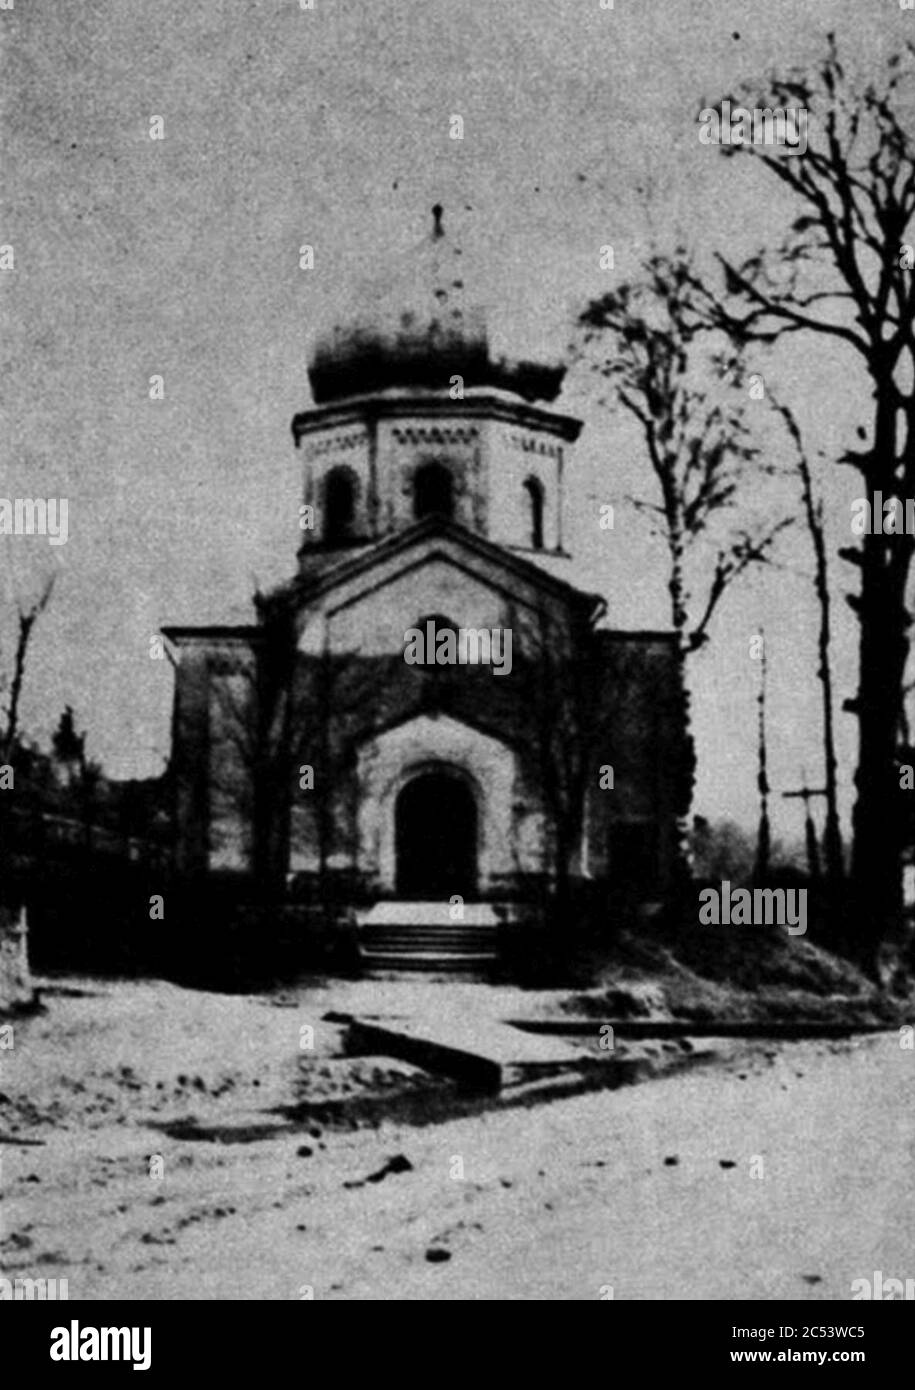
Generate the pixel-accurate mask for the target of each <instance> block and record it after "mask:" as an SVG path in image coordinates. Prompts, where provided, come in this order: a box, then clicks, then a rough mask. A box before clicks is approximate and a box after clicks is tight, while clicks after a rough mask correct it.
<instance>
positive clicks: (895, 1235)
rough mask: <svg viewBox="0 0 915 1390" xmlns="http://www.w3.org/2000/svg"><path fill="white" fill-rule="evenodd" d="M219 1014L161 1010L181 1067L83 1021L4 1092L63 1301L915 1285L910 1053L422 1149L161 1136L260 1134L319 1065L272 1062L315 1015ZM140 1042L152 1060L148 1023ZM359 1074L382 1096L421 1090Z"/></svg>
mask: <svg viewBox="0 0 915 1390" xmlns="http://www.w3.org/2000/svg"><path fill="white" fill-rule="evenodd" d="M177 998H178V992H176V993H175V994H174V1000H177ZM225 1007H226V1008H227V1009H228V1014H226V1013H225V1011H223V1012H222V1013H220V1015H219V1016H220V1018H221V1019H222V1027H221V1028H217V1027H216V1026H215V1022H214V1020H215V1017H216V1015H215V1013H213V1011H212V1009H211V1010H210V1012H209V1013H208V1012H207V1010H208V1006H207V1004H206V1001H205V1000H203V1001H201V1000H200V999H199V998H198V999H197V1000H196V1001H194V1000H193V998H192V1001H191V1003H188V1002H187V1000H186V999H183V1001H182V1003H181V1007H180V1009H178V1008H177V1006H175V1007H171V1006H169V1005H167V1004H165V1005H162V1007H161V1008H160V1009H159V1014H158V1016H159V1020H160V1026H161V1028H163V1029H165V1030H167V1029H168V1028H169V1027H171V1028H172V1030H173V1037H172V1040H171V1044H172V1045H170V1047H169V1049H168V1052H167V1053H165V1052H163V1049H162V1047H161V1046H160V1045H157V1043H156V1040H155V1039H153V1038H150V1037H147V1038H146V1040H145V1043H143V1045H142V1046H140V1048H139V1050H137V1047H136V1046H133V1048H131V1046H128V1043H127V1042H125V1041H124V1038H125V1025H124V1020H123V1018H122V1019H121V1022H120V1025H119V1027H118V1029H117V1030H116V1031H112V1032H110V1033H108V1034H104V1035H102V1034H99V1033H98V1031H97V1028H95V1029H94V1028H93V1027H91V1026H90V1025H89V1023H88V1022H87V1023H86V1031H85V1035H84V1036H83V1037H82V1039H80V1038H79V1036H73V1035H72V1034H73V1023H72V1019H73V1014H72V1012H71V1014H70V1015H69V1017H70V1028H69V1034H68V1029H67V1027H65V1026H64V1022H65V1020H64V1018H63V1016H62V1015H64V1014H66V1009H65V1008H64V1006H63V1005H61V1006H60V1009H59V1011H58V1013H57V1015H55V1014H54V1012H53V1011H51V1012H50V1013H49V1017H48V1018H47V1019H46V1020H44V1022H43V1023H42V1024H41V1030H44V1031H40V1030H39V1031H38V1032H36V1033H35V1034H33V1036H32V1038H31V1039H30V1038H29V1037H28V1035H27V1034H24V1035H23V1038H22V1041H21V1042H20V1043H19V1044H17V1049H16V1053H15V1058H16V1060H15V1063H11V1061H10V1059H9V1056H8V1057H7V1058H6V1059H5V1060H4V1064H3V1065H4V1074H3V1077H2V1078H0V1091H2V1092H3V1095H2V1097H0V1099H2V1101H3V1102H4V1103H5V1104H6V1107H7V1115H6V1123H5V1124H4V1125H2V1126H0V1128H2V1129H3V1130H4V1131H5V1132H6V1133H7V1134H9V1133H10V1123H9V1120H10V1115H11V1113H12V1111H13V1110H15V1114H16V1120H15V1134H16V1137H17V1138H18V1139H20V1140H31V1141H32V1143H31V1144H5V1145H3V1147H2V1148H0V1157H2V1159H3V1174H2V1177H3V1181H2V1203H0V1221H2V1227H0V1235H2V1237H3V1239H2V1243H0V1266H2V1272H3V1273H4V1274H5V1275H6V1276H7V1277H9V1278H13V1277H15V1276H16V1275H30V1276H33V1277H46V1278H52V1277H57V1278H62V1277H67V1279H68V1280H69V1291H70V1297H71V1299H78V1298H88V1299H104V1298H111V1297H128V1298H142V1299H146V1298H154V1299H159V1298H181V1299H187V1298H255V1299H258V1298H267V1299H296V1298H300V1297H303V1296H305V1297H308V1296H309V1290H311V1291H312V1294H313V1297H315V1298H342V1299H364V1298H382V1299H397V1298H407V1299H413V1298H433V1299H438V1298H441V1299H466V1298H470V1299H505V1298H507V1299H538V1300H539V1299H556V1298H560V1299H577V1298H586V1299H600V1298H602V1297H603V1298H606V1297H609V1296H610V1290H611V1289H612V1291H613V1293H612V1296H613V1297H614V1298H615V1299H617V1300H620V1299H658V1298H661V1299H664V1298H687V1299H692V1298H695V1299H733V1298H750V1299H768V1298H782V1297H786V1298H801V1299H849V1298H850V1297H851V1286H852V1282H853V1281H854V1280H855V1279H860V1278H872V1276H873V1274H874V1271H876V1270H881V1271H882V1272H883V1274H884V1276H885V1277H889V1276H893V1277H898V1278H903V1279H904V1278H906V1277H909V1278H911V1277H912V1276H913V1275H915V1265H913V1258H915V1257H913V1247H912V1239H911V1233H912V1231H913V1230H915V1162H913V1160H915V1053H913V1052H912V1051H906V1050H903V1049H902V1048H901V1047H900V1041H899V1036H898V1034H896V1033H884V1034H878V1035H876V1036H872V1037H870V1038H867V1039H866V1040H862V1041H860V1042H854V1043H851V1044H839V1043H794V1044H780V1045H778V1046H776V1045H775V1044H769V1045H762V1044H755V1045H753V1046H752V1047H751V1048H750V1049H749V1050H746V1049H745V1050H744V1051H743V1052H742V1053H739V1054H737V1055H734V1056H732V1057H731V1058H730V1060H728V1061H726V1062H723V1063H722V1064H721V1065H720V1066H711V1067H705V1068H703V1069H701V1070H697V1071H694V1072H689V1073H685V1074H680V1075H675V1076H668V1077H665V1078H662V1079H658V1080H654V1081H650V1082H647V1083H645V1084H642V1085H638V1086H633V1087H627V1088H625V1089H623V1090H616V1091H600V1092H594V1093H590V1094H587V1095H580V1096H576V1097H574V1098H571V1099H566V1100H559V1101H555V1102H553V1103H550V1104H546V1105H538V1106H535V1107H533V1108H529V1109H524V1108H518V1109H513V1110H505V1111H500V1112H496V1113H488V1114H483V1115H474V1116H464V1117H463V1118H459V1119H454V1120H450V1121H448V1122H446V1123H441V1124H435V1125H428V1126H424V1127H421V1128H416V1127H412V1126H405V1125H399V1126H394V1125H391V1124H383V1125H382V1126H381V1127H380V1128H379V1129H377V1130H357V1131H353V1132H339V1131H332V1130H330V1129H327V1128H320V1127H318V1126H313V1128H314V1129H315V1131H316V1132H315V1133H312V1134H310V1133H308V1132H307V1131H306V1130H304V1129H300V1130H299V1131H298V1132H295V1133H290V1132H288V1130H285V1129H280V1130H278V1131H277V1133H276V1134H275V1135H272V1136H268V1137H263V1138H259V1139H256V1140H255V1141H254V1142H245V1143H243V1142H218V1141H200V1140H193V1139H187V1138H175V1137H169V1135H168V1133H167V1132H165V1131H163V1130H162V1129H158V1128H156V1127H155V1126H156V1125H157V1124H158V1123H159V1122H160V1121H161V1119H162V1118H163V1117H165V1116H170V1117H172V1118H173V1117H174V1114H175V1113H176V1107H178V1108H179V1110H180V1107H181V1106H183V1107H184V1109H183V1111H181V1113H186V1114H189V1115H193V1116H194V1117H195V1118H197V1119H199V1118H200V1117H201V1116H203V1117H206V1116H208V1115H212V1114H213V1113H215V1111H216V1110H217V1109H218V1110H219V1112H220V1113H223V1114H224V1113H227V1111H226V1107H227V1106H228V1107H229V1108H230V1111H231V1114H232V1115H233V1116H234V1117H238V1116H239V1115H242V1114H245V1113H248V1112H250V1113H261V1114H263V1113H264V1102H265V1101H266V1100H269V1099H270V1097H271V1095H273V1094H275V1095H279V1094H281V1093H282V1092H283V1090H284V1088H285V1087H286V1085H287V1081H288V1077H287V1076H286V1075H285V1073H284V1067H286V1066H287V1065H288V1067H290V1068H292V1069H293V1070H294V1069H295V1068H296V1066H297V1065H298V1059H297V1058H296V1057H295V1055H294V1053H293V1055H292V1056H291V1058H290V1059H288V1062H283V1064H282V1065H280V1064H279V1063H278V1064H277V1065H276V1066H275V1067H274V1066H271V1065H267V1064H265V1063H264V1060H263V1059H264V1055H265V1052H269V1051H270V1049H271V1047H272V1048H273V1051H274V1054H275V1055H276V1056H277V1057H280V1056H285V1052H284V1049H286V1050H289V1049H288V1047H287V1043H288V1038H287V1034H288V1031H289V1028H290V1026H291V1025H292V1024H293V1023H295V1021H296V1020H295V1017H292V1018H290V1017H289V1016H285V1017H284V1015H285V1014H286V1011H285V1010H281V1009H280V1010H278V1009H272V1010H269V1009H263V1008H258V1009H255V1008H254V1007H253V1006H252V1005H251V1003H250V1001H237V1000H233V1001H229V1004H228V1005H226V1006H225ZM123 1010H124V1012H125V1013H126V1012H129V1010H128V1006H127V1004H126V1003H124V1004H123ZM182 1010H183V1012H182ZM95 1017H96V1018H97V1017H98V1010H96V1011H95ZM55 1018H56V1024H55V1022H54V1020H55ZM134 1019H135V1035H131V1036H133V1037H134V1043H135V1044H136V1043H140V1042H142V1036H143V1027H144V1026H148V1023H147V1024H145V1025H144V1020H143V1016H142V1011H139V1012H138V1011H137V1009H136V1001H134ZM181 1029H185V1030H186V1034H187V1036H186V1038H184V1036H183V1035H182V1034H181ZM128 1031H129V1030H128ZM280 1033H282V1042H281V1043H280V1042H278V1038H279V1035H280ZM192 1036H193V1037H194V1038H196V1040H197V1049H198V1055H197V1056H196V1057H191V1058H190V1061H187V1060H185V1066H186V1068H187V1073H188V1074H187V1075H182V1078H181V1084H180V1085H178V1084H177V1079H176V1078H175V1077H174V1076H173V1075H172V1074H171V1071H170V1064H168V1063H167V1062H166V1060H165V1058H167V1057H174V1056H175V1055H178V1054H180V1055H181V1056H182V1057H183V1058H185V1059H186V1058H187V1055H188V1048H187V1039H189V1038H190V1037H192ZM115 1037H117V1038H118V1039H119V1040H120V1044H119V1045H120V1046H121V1048H122V1052H121V1054H120V1055H117V1054H114V1053H112V1051H111V1047H112V1046H113V1042H112V1039H114V1038H115ZM106 1038H107V1043H106V1041H105V1039H106ZM160 1041H161V1040H160ZM90 1044H91V1045H90ZM11 1055H12V1054H11ZM127 1057H130V1058H132V1059H133V1060H132V1061H125V1058H127ZM67 1059H68V1060H67ZM319 1060H320V1059H319ZM144 1064H145V1068H146V1070H144ZM339 1065H341V1064H340V1063H338V1062H336V1061H334V1059H333V1058H328V1059H327V1061H326V1062H321V1069H323V1071H324V1072H325V1073H326V1074H327V1075H326V1076H325V1084H326V1085H334V1084H339V1085H341V1086H343V1087H346V1086H348V1085H351V1084H352V1074H351V1073H350V1072H349V1071H347V1072H346V1073H344V1072H342V1071H341V1072H340V1073H339V1075H337V1073H335V1071H334V1068H335V1066H339ZM345 1065H346V1067H347V1068H351V1067H352V1066H353V1065H354V1063H352V1062H351V1061H347V1062H346V1064H345ZM359 1065H362V1066H364V1067H370V1068H372V1067H374V1069H375V1071H376V1072H377V1073H378V1075H377V1076H376V1078H375V1079H376V1081H377V1082H378V1084H380V1085H384V1084H388V1083H390V1084H395V1083H398V1081H400V1082H402V1081H404V1080H406V1081H410V1080H411V1079H412V1078H411V1075H410V1069H409V1068H405V1067H404V1066H403V1064H399V1063H391V1064H390V1074H389V1075H388V1074H387V1073H386V1071H385V1064H384V1063H383V1062H382V1061H381V1060H380V1059H363V1061H362V1062H361V1063H360V1064H359ZM52 1073H53V1075H55V1076H57V1077H58V1083H57V1089H56V1091H55V1090H54V1087H53V1085H52V1084H51V1081H52ZM64 1076H66V1088H67V1090H66V1093H65V1092H64V1091H63V1090H62V1089H61V1087H63V1086H64V1080H63V1077H64ZM344 1076H345V1077H346V1079H343V1078H344ZM30 1077H31V1083H30ZM219 1077H222V1080H221V1081H219V1080H218V1078H219ZM335 1077H336V1080H335ZM328 1078H329V1079H328ZM103 1083H104V1084H103ZM30 1084H31V1089H32V1092H33V1095H34V1105H33V1110H32V1112H31V1113H29V1112H28V1111H27V1108H26V1100H25V1096H26V1093H27V1092H28V1090H29V1088H30ZM252 1088H254V1089H252ZM271 1088H272V1090H271ZM259 1093H260V1094H259ZM48 1097H51V1099H50V1100H48V1099H47V1098H48ZM42 1098H45V1099H44V1101H42ZM182 1098H183V1099H182ZM255 1106H257V1107H260V1109H259V1110H256V1109H255ZM267 1108H268V1109H269V1106H268V1107H267ZM2 1113H3V1111H2V1108H0V1115H2ZM236 1137H237V1136H236ZM155 1155H158V1156H160V1158H161V1176H156V1175H155V1171H154V1165H151V1163H150V1159H151V1157H152V1156H155ZM156 1171H157V1170H156Z"/></svg>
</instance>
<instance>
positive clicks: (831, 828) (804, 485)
mask: <svg viewBox="0 0 915 1390" xmlns="http://www.w3.org/2000/svg"><path fill="white" fill-rule="evenodd" d="M769 399H770V401H771V402H772V404H773V405H774V407H775V409H776V410H777V411H778V412H779V414H780V415H781V417H782V419H783V420H784V422H785V425H786V427H787V430H788V433H789V434H790V436H791V439H792V442H793V444H794V449H795V456H796V463H797V472H798V477H799V478H800V481H801V496H802V497H803V501H804V516H805V518H806V521H807V530H808V532H809V534H810V543H811V546H812V547H813V559H814V575H813V587H814V592H815V593H816V597H817V604H818V605H819V610H820V622H819V631H818V635H817V679H818V680H819V682H820V686H821V690H822V701H823V767H824V781H825V787H824V790H825V792H826V831H825V850H826V872H827V876H828V878H829V882H830V884H831V885H832V886H836V885H838V884H839V883H841V881H842V879H843V878H844V876H845V863H844V858H843V853H842V831H841V827H840V825H839V798H838V790H837V786H836V770H837V767H838V762H837V759H836V741H835V727H834V717H833V701H832V664H831V660H830V643H831V640H832V634H831V624H830V593H829V564H828V560H827V557H826V536H825V531H824V524H823V502H822V499H821V498H818V497H816V496H815V495H814V487H813V473H812V470H811V467H810V460H809V458H808V456H807V451H806V449H805V448H804V441H803V438H802V436H801V431H800V426H799V425H798V422H797V419H796V417H795V415H794V412H793V411H792V410H791V408H790V406H787V405H784V404H783V403H781V402H780V401H778V400H777V399H776V397H775V396H774V395H773V394H772V392H771V391H770V392H769Z"/></svg>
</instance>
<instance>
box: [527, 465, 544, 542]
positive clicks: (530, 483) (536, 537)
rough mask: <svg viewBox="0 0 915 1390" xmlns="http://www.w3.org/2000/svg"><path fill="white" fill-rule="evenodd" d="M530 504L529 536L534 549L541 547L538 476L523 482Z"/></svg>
mask: <svg viewBox="0 0 915 1390" xmlns="http://www.w3.org/2000/svg"><path fill="white" fill-rule="evenodd" d="M524 490H525V492H526V493H527V495H528V501H529V505H530V513H529V515H530V523H531V529H530V538H531V545H532V546H533V548H534V550H542V549H543V484H542V483H541V482H540V480H539V479H538V478H528V480H527V482H526V483H525V484H524Z"/></svg>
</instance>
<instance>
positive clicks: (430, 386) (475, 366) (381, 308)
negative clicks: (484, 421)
mask: <svg viewBox="0 0 915 1390" xmlns="http://www.w3.org/2000/svg"><path fill="white" fill-rule="evenodd" d="M432 213H433V225H432V230H431V232H430V233H429V235H428V236H426V237H424V238H423V240H422V241H421V242H420V243H419V244H418V245H417V246H415V247H413V248H412V249H411V250H410V251H409V252H407V254H406V255H405V256H402V257H401V258H400V259H399V262H398V263H396V264H395V265H394V266H393V267H390V268H388V269H387V272H386V273H385V274H384V275H383V278H377V279H373V280H369V281H364V282H362V284H361V285H359V286H358V287H357V290H356V293H355V295H354V296H353V299H352V308H351V310H350V311H349V312H348V313H346V314H345V315H344V321H343V322H341V323H337V324H335V325H334V326H333V327H332V328H331V329H330V331H329V332H326V333H323V334H321V335H319V336H318V337H317V339H316V340H315V343H314V346H313V348H312V351H311V355H310V360H309V365H308V375H309V379H310V381H311V390H312V395H313V396H314V399H315V403H316V404H317V405H325V404H329V403H330V402H333V401H337V400H342V399H344V398H346V397H348V396H365V395H370V394H373V393H374V392H377V391H384V390H388V389H390V388H401V389H404V388H407V389H409V388H411V387H413V388H416V387H418V388H423V389H427V390H448V388H449V386H450V383H451V378H452V377H453V376H460V377H461V378H462V382H463V386H464V388H465V389H466V388H470V387H474V386H490V387H497V388H499V389H501V390H505V391H512V392H514V393H515V394H516V395H519V396H521V397H523V398H524V399H526V400H530V401H534V400H544V401H551V400H554V399H555V397H556V396H557V395H558V393H559V388H560V385H561V384H562V378H563V376H564V373H565V369H564V367H562V366H560V365H557V364H550V363H546V362H535V361H523V360H520V359H518V358H513V357H510V356H506V355H504V354H501V353H498V352H496V351H495V350H494V346H493V334H492V332H491V324H490V321H489V315H488V312H487V310H486V308H485V307H484V305H483V304H482V303H480V302H478V301H477V300H475V299H473V298H472V297H471V295H470V294H469V293H468V289H467V286H466V284H465V261H464V254H463V251H462V250H461V247H460V246H458V245H457V244H456V243H455V242H454V240H453V239H452V238H451V237H449V236H448V235H447V234H446V232H445V230H444V227H443V225H442V208H441V206H438V205H437V206H436V207H434V208H433V209H432Z"/></svg>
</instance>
